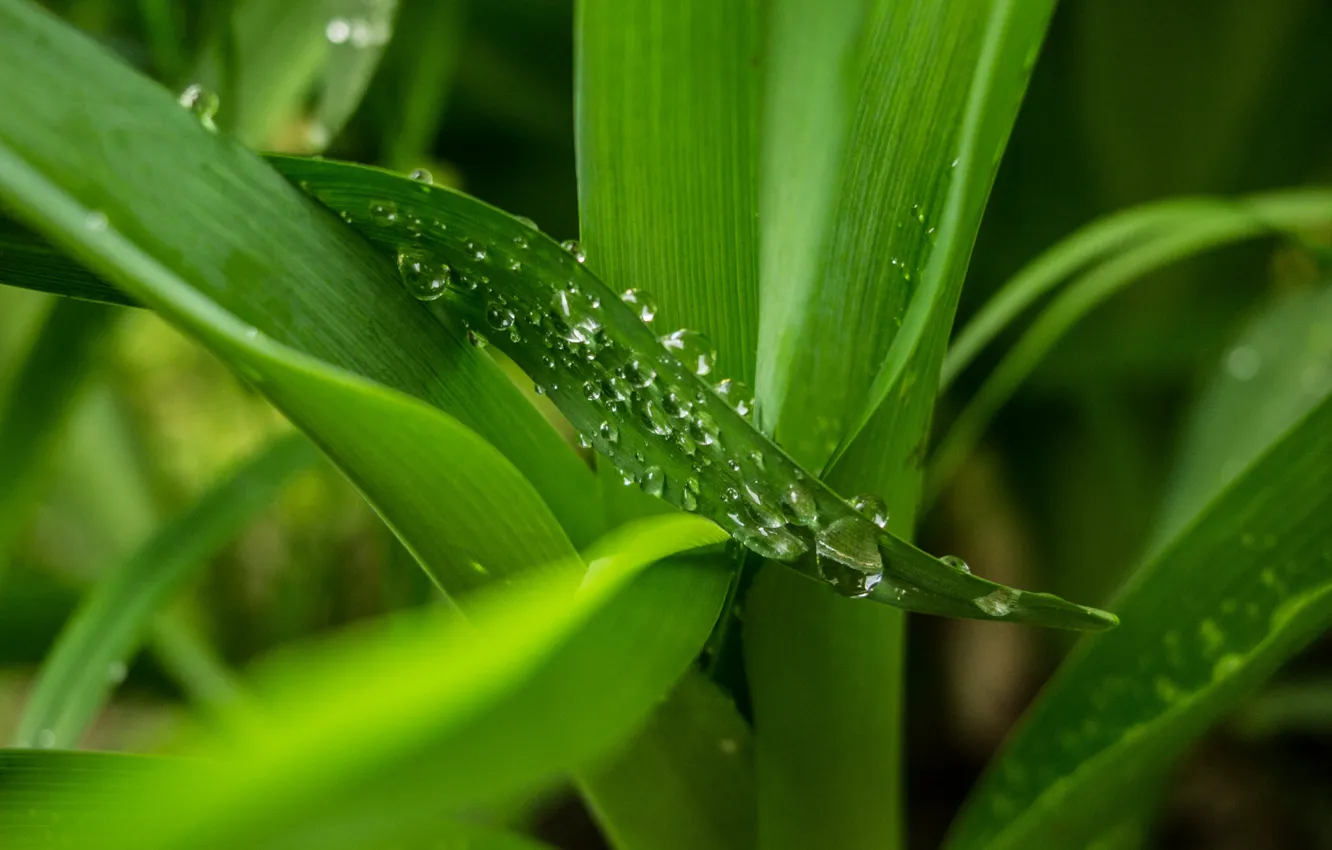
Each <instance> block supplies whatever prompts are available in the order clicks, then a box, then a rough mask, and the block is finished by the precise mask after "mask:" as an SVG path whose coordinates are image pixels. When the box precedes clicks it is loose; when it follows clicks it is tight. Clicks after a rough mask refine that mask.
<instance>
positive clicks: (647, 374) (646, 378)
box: [620, 360, 657, 388]
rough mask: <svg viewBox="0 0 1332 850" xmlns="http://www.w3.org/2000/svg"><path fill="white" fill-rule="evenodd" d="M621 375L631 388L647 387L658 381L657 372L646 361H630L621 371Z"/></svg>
mask: <svg viewBox="0 0 1332 850" xmlns="http://www.w3.org/2000/svg"><path fill="white" fill-rule="evenodd" d="M620 374H621V375H623V376H624V379H625V380H626V381H628V382H629V385H630V386H634V387H640V388H641V387H647V386H649V385H651V383H652V382H653V381H655V380H656V379H657V370H656V369H653V368H652V364H651V363H649V362H647V361H646V360H630V361H629V362H628V363H626V364H625V365H624V368H622V369H621V370H620Z"/></svg>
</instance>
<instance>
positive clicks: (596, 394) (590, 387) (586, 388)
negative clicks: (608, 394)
mask: <svg viewBox="0 0 1332 850" xmlns="http://www.w3.org/2000/svg"><path fill="white" fill-rule="evenodd" d="M583 397H584V398H586V399H587V400H588V401H596V400H597V399H599V398H601V387H599V386H597V385H596V383H594V382H593V381H588V382H587V383H585V384H583Z"/></svg>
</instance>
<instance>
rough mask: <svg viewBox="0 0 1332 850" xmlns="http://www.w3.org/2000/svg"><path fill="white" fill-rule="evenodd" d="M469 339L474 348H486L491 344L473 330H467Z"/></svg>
mask: <svg viewBox="0 0 1332 850" xmlns="http://www.w3.org/2000/svg"><path fill="white" fill-rule="evenodd" d="M467 341H468V342H470V343H471V344H472V346H473V347H474V348H485V347H486V346H487V345H489V344H490V342H489V340H487V339H486V338H485V337H484V336H482V335H481V334H479V333H477V332H476V331H473V330H469V331H468V332H467Z"/></svg>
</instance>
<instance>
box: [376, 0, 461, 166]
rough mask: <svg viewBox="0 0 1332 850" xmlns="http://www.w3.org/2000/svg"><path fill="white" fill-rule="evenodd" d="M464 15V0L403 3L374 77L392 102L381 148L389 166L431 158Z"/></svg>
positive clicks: (404, 0) (405, 0)
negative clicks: (387, 46)
mask: <svg viewBox="0 0 1332 850" xmlns="http://www.w3.org/2000/svg"><path fill="white" fill-rule="evenodd" d="M464 12H465V10H464V4H463V0H402V8H401V10H400V11H399V12H398V25H397V27H396V28H395V29H396V33H395V35H394V37H393V42H392V43H391V44H390V45H389V48H388V53H387V55H386V56H385V57H384V67H383V72H382V73H381V74H380V76H379V80H380V81H383V82H384V84H385V89H386V90H387V91H386V95H387V96H388V97H391V98H392V102H393V104H394V109H393V110H391V111H390V112H389V114H388V121H387V122H386V126H385V128H384V143H383V147H382V150H383V154H382V159H383V161H384V162H385V163H386V164H388V165H389V166H391V167H393V168H397V169H399V170H403V171H406V170H409V169H413V168H419V167H420V166H422V165H423V164H425V161H426V159H427V158H428V157H429V155H430V152H431V149H432V146H433V145H434V142H435V136H436V135H437V134H438V132H439V125H440V122H441V120H442V119H443V115H444V105H445V102H446V101H447V99H448V94H449V90H450V89H451V88H452V84H453V78H454V74H455V72H456V71H457V66H458V58H459V56H460V55H461V53H462V45H463V33H464V31H465V26H466V22H465V21H464V18H465V14H464ZM379 84H380V83H379V82H378V81H377V82H376V86H378V85H379Z"/></svg>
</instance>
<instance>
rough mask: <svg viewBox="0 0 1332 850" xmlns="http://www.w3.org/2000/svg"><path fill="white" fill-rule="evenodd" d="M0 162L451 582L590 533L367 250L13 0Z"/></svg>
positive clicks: (581, 473) (585, 519) (540, 450)
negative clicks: (306, 440) (249, 387)
mask: <svg viewBox="0 0 1332 850" xmlns="http://www.w3.org/2000/svg"><path fill="white" fill-rule="evenodd" d="M5 69H9V70H8V71H6V70H5ZM11 72H12V73H11ZM108 128H114V130H113V131H112V130H108ZM89 138H100V139H102V143H101V144H100V145H99V146H98V147H96V148H95V149H90V148H88V147H87V146H86V145H84V144H82V142H81V140H84V139H89ZM53 140H56V141H54V142H53ZM90 151H91V152H90ZM0 163H2V165H0V194H3V195H4V196H5V197H6V199H7V200H8V201H9V202H10V203H11V205H12V208H13V209H14V210H15V212H16V213H18V214H19V215H20V216H21V217H23V218H26V219H27V220H28V221H29V223H31V224H34V225H36V226H37V227H39V229H41V230H42V231H43V232H44V233H45V234H46V235H48V236H50V237H52V238H53V239H54V240H55V241H56V242H57V243H59V244H62V245H63V246H64V247H65V248H66V249H68V250H70V251H71V252H73V253H74V254H75V256H76V257H78V259H79V260H80V261H82V262H84V263H86V264H88V265H89V266H90V267H91V268H93V269H94V270H95V271H97V272H99V273H100V274H103V275H106V276H107V277H109V278H110V279H112V280H114V282H115V283H116V285H118V286H120V287H122V288H124V289H125V290H127V291H128V292H130V293H131V294H132V295H134V296H135V297H136V298H138V299H140V300H142V301H143V302H145V303H147V304H149V305H151V306H152V307H153V308H154V309H156V310H157V311H158V312H160V313H162V314H163V315H164V316H165V317H166V318H168V319H169V320H171V321H172V322H174V323H175V324H177V325H178V326H181V327H183V328H184V329H185V330H186V331H187V332H189V333H190V334H192V335H193V336H195V337H196V338H198V339H200V340H201V341H202V342H204V343H205V344H207V345H208V346H209V347H210V348H212V349H213V350H214V351H215V352H216V353H218V354H219V355H220V356H221V357H222V358H223V359H224V360H225V361H227V362H228V363H229V364H230V365H231V366H232V368H234V369H237V370H238V371H240V372H241V373H242V374H243V375H244V376H245V377H246V378H247V379H248V380H250V382H251V383H253V384H255V385H256V386H257V387H258V388H259V389H260V391H261V392H263V393H264V394H265V395H267V396H268V397H269V398H270V399H271V400H273V401H274V402H275V404H276V405H277V406H278V407H279V408H280V409H282V410H283V411H284V412H285V413H286V414H287V415H288V416H289V418H291V419H292V421H293V422H295V423H296V424H297V425H298V426H299V427H301V428H302V429H303V430H305V431H306V432H307V434H308V435H310V436H311V437H312V438H313V439H314V440H315V442H316V443H318V444H319V445H320V447H321V448H322V449H324V451H325V452H326V453H327V454H329V456H330V457H331V458H332V459H333V460H334V462H335V463H337V464H338V465H339V466H340V467H341V468H342V469H343V471H344V472H346V474H347V475H348V476H349V477H350V478H351V479H352V481H353V482H354V483H355V484H356V485H357V486H358V487H359V488H360V489H361V491H362V492H363V493H364V494H365V495H366V496H367V498H368V499H369V501H370V502H371V503H372V504H374V505H375V506H376V508H377V509H378V510H379V511H380V512H381V514H382V515H383V516H384V517H385V518H386V520H387V521H388V522H389V524H390V525H391V526H392V527H393V528H394V530H395V531H396V532H397V533H398V534H399V535H400V536H401V537H402V538H403V539H404V541H406V543H407V545H408V546H409V548H410V549H411V550H412V551H413V553H414V554H415V555H416V556H417V558H418V559H419V560H421V561H422V563H423V564H424V565H425V566H426V568H427V569H428V570H430V571H431V572H432V573H434V574H435V575H436V576H437V578H438V579H439V580H440V581H441V582H442V583H443V584H444V585H446V586H447V587H449V588H450V591H452V592H455V593H465V592H466V590H467V589H468V588H470V587H475V586H477V585H480V584H483V583H485V581H486V580H487V579H488V576H487V573H489V574H490V575H493V576H501V575H505V574H511V573H514V572H516V571H519V570H523V569H527V568H531V567H533V566H535V565H540V564H545V563H555V562H560V561H561V560H563V559H567V557H568V556H569V555H570V554H572V552H573V549H572V547H571V546H570V545H569V540H568V539H567V538H566V536H565V531H564V530H562V528H561V524H562V525H563V529H567V530H568V533H569V534H570V535H571V536H572V538H573V540H574V541H575V542H579V541H583V540H587V539H589V538H590V536H591V533H592V532H594V530H595V528H596V524H597V522H598V521H599V517H598V515H597V510H596V504H595V501H593V502H592V503H591V504H589V502H588V498H587V497H588V494H593V495H594V494H595V490H594V489H593V484H594V482H593V479H592V477H591V476H590V474H589V473H588V472H587V470H586V468H585V467H584V466H582V464H581V462H580V461H579V460H578V458H577V457H576V456H575V455H574V454H573V453H572V452H571V451H569V450H568V448H567V447H566V446H565V445H564V444H563V443H562V442H561V441H560V439H559V437H558V436H557V435H556V434H555V432H554V431H553V430H552V429H551V428H549V427H548V426H547V425H546V424H545V422H544V421H543V420H542V419H541V418H540V415H539V414H538V413H537V412H536V411H535V410H534V409H533V408H532V407H531V405H529V404H527V402H526V401H525V400H524V399H523V398H522V396H521V394H519V393H518V391H517V389H516V388H515V387H513V386H512V384H510V383H509V382H508V379H507V378H505V377H504V376H503V374H502V373H501V372H500V371H499V369H498V367H496V366H495V365H494V363H493V362H491V361H490V360H489V359H488V358H485V357H483V356H480V355H478V354H477V353H476V352H474V351H473V350H471V348H470V347H469V346H467V344H466V343H465V342H464V341H463V340H462V339H460V338H458V337H454V336H451V335H449V334H445V333H441V332H440V330H439V328H438V326H437V325H436V324H435V323H434V322H432V321H431V320H430V318H429V317H428V316H427V315H425V313H424V312H423V311H422V310H421V309H420V306H419V305H418V304H417V303H416V302H415V301H414V300H413V299H412V298H411V297H410V296H408V295H407V294H406V293H404V292H403V291H402V288H401V286H400V284H399V283H398V282H397V280H396V279H395V276H394V274H393V273H392V272H391V271H390V269H389V267H388V266H387V264H386V263H385V262H384V261H383V259H382V258H381V257H378V256H376V255H375V254H374V253H373V251H372V250H371V249H370V248H369V246H368V245H366V244H365V243H364V242H363V241H361V240H359V239H356V238H352V236H351V234H349V233H348V231H347V230H346V229H345V228H343V227H342V226H341V225H340V224H339V223H338V222H337V220H336V219H335V218H333V217H332V216H330V215H328V213H327V212H326V211H324V210H322V209H320V208H319V207H318V206H316V205H314V204H313V203H311V202H309V201H308V200H306V199H304V198H303V197H301V196H300V195H299V193H297V192H295V191H294V190H293V189H292V188H291V187H289V186H287V185H286V184H285V183H284V182H283V181H282V180H281V179H280V178H279V177H278V176H277V175H275V174H274V173H273V172H272V170H271V169H269V168H267V167H266V166H264V164H263V163H262V161H260V160H259V159H257V158H256V157H254V156H253V155H251V154H250V153H249V152H247V151H245V150H243V149H242V148H240V147H239V146H238V145H236V144H235V143H234V142H231V141H229V140H228V139H226V138H224V137H222V136H219V135H217V134H215V133H212V132H210V131H209V130H208V129H207V128H206V127H204V126H201V124H200V122H199V121H198V120H197V118H196V117H195V116H193V115H191V114H190V112H189V111H187V110H184V109H181V108H179V107H178V106H177V105H175V104H174V102H173V101H172V100H171V98H170V97H169V96H168V95H167V94H166V93H165V92H162V91H161V90H159V89H157V87H156V86H154V85H152V84H151V83H149V82H147V81H146V80H143V79H142V78H140V77H138V76H137V75H136V74H134V73H133V72H132V71H130V70H128V69H126V68H125V67H124V66H122V65H121V64H120V63H118V62H116V61H115V60H113V59H111V58H110V57H108V56H107V55H105V54H104V53H103V52H102V51H101V50H100V48H97V47H95V46H94V45H92V44H90V43H88V42H87V41H86V40H84V39H83V38H82V37H81V36H79V35H78V34H76V33H74V32H73V31H71V30H69V29H68V28H66V27H64V26H63V25H61V24H60V23H58V22H57V21H55V20H54V19H52V18H50V17H49V16H48V15H47V14H46V13H44V12H40V11H38V10H36V9H34V8H33V7H31V6H29V5H27V4H24V3H6V4H4V5H3V6H0ZM224 174H225V175H226V176H225V178H223V177H221V176H220V175H224ZM333 367H339V368H333ZM340 369H345V370H348V371H350V372H352V373H355V374H357V375H362V376H365V378H368V379H370V381H378V382H380V383H381V384H383V386H378V385H375V384H372V383H370V381H367V380H364V379H362V378H359V377H355V376H354V375H349V374H347V372H344V371H340ZM404 393H406V394H405V395H404ZM412 396H415V397H416V398H412ZM418 399H423V400H425V401H428V402H430V403H431V404H433V405H436V406H437V407H438V409H436V407H432V406H428V405H427V404H423V403H422V402H421V401H420V400H418ZM440 410H443V411H445V412H446V413H447V414H452V415H446V413H441V412H440ZM454 417H456V418H454ZM472 429H476V431H479V432H480V434H481V435H482V436H484V437H485V438H486V439H488V440H490V441H491V442H492V443H494V446H493V447H492V446H491V445H489V444H487V442H486V441H485V440H483V439H482V438H481V436H478V434H477V433H475V432H474V431H473V430H472ZM501 452H503V454H501ZM511 464H516V465H517V467H518V469H515V468H514V466H513V465H511ZM520 471H521V472H522V473H523V475H520V474H519V472H520ZM524 475H525V476H526V478H527V479H528V480H524ZM529 481H530V482H531V483H530V484H529ZM534 487H535V488H537V489H534ZM541 496H544V497H545V500H544V504H543V500H542V498H541ZM556 517H558V519H559V521H560V522H559V523H557V522H556ZM478 564H480V565H481V569H478V567H477V565H478Z"/></svg>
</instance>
